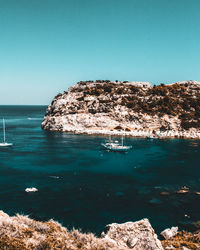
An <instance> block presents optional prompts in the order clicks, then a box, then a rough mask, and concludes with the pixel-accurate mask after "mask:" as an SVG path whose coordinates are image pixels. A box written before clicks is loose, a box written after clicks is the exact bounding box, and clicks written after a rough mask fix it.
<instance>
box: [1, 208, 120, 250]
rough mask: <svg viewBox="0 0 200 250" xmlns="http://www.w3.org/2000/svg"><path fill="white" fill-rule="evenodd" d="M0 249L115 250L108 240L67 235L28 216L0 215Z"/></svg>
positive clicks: (56, 226) (53, 224) (51, 223)
mask: <svg viewBox="0 0 200 250" xmlns="http://www.w3.org/2000/svg"><path fill="white" fill-rule="evenodd" d="M0 249H4V250H6V249H19V250H23V249H37V250H42V249H69V250H71V249H72V250H73V249H83V250H87V249H88V250H89V249H90V250H93V249H94V250H98V249H99V250H100V249H101V250H107V249H116V248H115V245H114V243H113V242H111V241H109V240H108V239H101V238H97V237H96V236H95V235H94V234H92V233H89V234H83V233H81V232H80V231H78V230H72V231H68V230H67V229H66V228H64V227H62V226H61V225H60V224H59V223H58V222H55V221H53V220H50V221H48V222H38V221H35V220H32V219H30V218H29V217H28V216H22V215H16V216H13V217H9V216H8V215H7V214H5V213H4V212H2V211H0Z"/></svg>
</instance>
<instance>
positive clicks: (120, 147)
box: [102, 134, 132, 152]
mask: <svg viewBox="0 0 200 250" xmlns="http://www.w3.org/2000/svg"><path fill="white" fill-rule="evenodd" d="M102 146H103V147H105V148H106V149H108V150H111V151H117V152H126V151H128V150H129V149H131V148H132V146H126V145H124V137H123V134H122V138H121V144H119V143H118V142H117V143H115V142H110V143H103V144H102Z"/></svg>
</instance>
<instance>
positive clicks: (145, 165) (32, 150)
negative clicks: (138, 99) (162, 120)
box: [0, 106, 200, 234]
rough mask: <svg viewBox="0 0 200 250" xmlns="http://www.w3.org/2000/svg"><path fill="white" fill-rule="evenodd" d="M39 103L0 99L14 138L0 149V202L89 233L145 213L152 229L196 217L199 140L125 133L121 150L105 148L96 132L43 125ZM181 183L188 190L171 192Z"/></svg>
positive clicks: (1, 114)
mask: <svg viewBox="0 0 200 250" xmlns="http://www.w3.org/2000/svg"><path fill="white" fill-rule="evenodd" d="M45 110H46V107H45V106H0V119H1V118H3V117H4V118H5V119H6V137H7V141H8V142H12V143H13V144H14V145H13V147H12V148H0V209H2V210H3V211H5V212H6V213H8V214H9V215H14V214H16V213H20V214H25V215H30V217H31V218H34V219H37V220H48V219H50V218H53V219H55V220H57V221H59V222H60V223H62V224H63V225H64V226H66V227H68V228H69V229H71V228H73V227H75V228H77V229H78V228H81V229H82V230H83V231H84V232H88V231H91V232H94V233H96V234H99V233H100V232H101V231H103V229H104V226H105V225H106V224H108V223H112V222H117V223H122V222H127V221H136V220H140V219H142V218H148V219H149V220H150V222H151V224H152V226H153V227H154V229H155V230H156V232H157V233H158V232H160V231H161V230H163V229H165V228H167V227H168V226H176V225H178V226H179V228H180V229H182V228H184V227H185V226H186V225H188V224H189V223H191V222H194V221H197V220H200V214H199V208H200V196H199V195H197V194H195V193H194V192H196V191H198V192H200V141H195V140H180V139H179V140H175V139H173V140H172V139H171V140H152V141H151V140H146V139H136V138H126V139H125V143H126V144H128V145H132V147H133V148H132V150H130V151H129V152H128V153H125V154H124V153H114V152H107V151H105V150H103V148H102V146H101V143H102V142H104V139H105V138H104V137H102V136H86V135H73V134H69V133H60V132H48V131H43V130H42V129H41V122H42V120H43V116H44V114H45ZM0 133H2V124H1V120H0ZM116 139H117V138H116ZM118 139H120V138H118ZM0 140H1V134H0ZM182 186H188V187H189V188H190V192H189V193H187V194H176V193H175V192H176V191H177V190H179V189H180V188H181V187H182ZM27 187H36V188H37V189H38V190H39V191H38V192H36V193H26V192H25V189H26V188H27ZM161 192H168V193H167V194H166V193H165V195H161Z"/></svg>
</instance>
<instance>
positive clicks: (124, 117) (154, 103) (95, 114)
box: [42, 80, 200, 138]
mask: <svg viewBox="0 0 200 250" xmlns="http://www.w3.org/2000/svg"><path fill="white" fill-rule="evenodd" d="M42 128H43V129H46V130H50V131H66V132H73V133H87V134H113V135H120V134H122V133H124V130H125V133H126V135H128V136H137V137H146V136H154V137H160V138H169V137H170V138H173V137H178V138H200V82H196V81H185V82H177V83H174V84H171V85H164V84H161V85H159V86H152V85H151V84H150V83H148V82H119V81H115V82H110V81H108V80H107V81H101V80H98V81H96V82H93V81H86V82H79V83H77V84H75V85H74V86H72V87H71V88H69V90H68V92H65V93H64V94H58V95H57V96H56V97H55V98H54V100H53V101H52V103H51V105H50V106H49V107H48V108H47V111H46V115H45V117H44V121H43V122H42Z"/></svg>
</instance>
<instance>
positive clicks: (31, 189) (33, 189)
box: [25, 187, 38, 193]
mask: <svg viewBox="0 0 200 250" xmlns="http://www.w3.org/2000/svg"><path fill="white" fill-rule="evenodd" d="M37 191H38V189H37V188H35V187H31V188H26V189H25V192H27V193H30V192H37Z"/></svg>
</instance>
